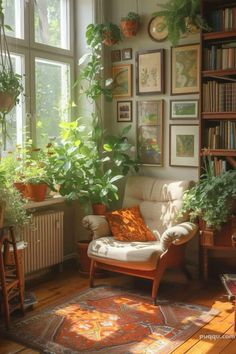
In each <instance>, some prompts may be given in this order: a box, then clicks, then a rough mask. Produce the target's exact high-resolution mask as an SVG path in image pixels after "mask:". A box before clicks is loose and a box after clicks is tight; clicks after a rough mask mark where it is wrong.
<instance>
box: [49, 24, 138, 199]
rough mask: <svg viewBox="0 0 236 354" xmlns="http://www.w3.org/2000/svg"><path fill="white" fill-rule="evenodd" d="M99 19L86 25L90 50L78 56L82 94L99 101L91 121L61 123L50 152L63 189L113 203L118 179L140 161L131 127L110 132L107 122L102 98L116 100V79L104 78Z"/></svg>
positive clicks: (69, 193)
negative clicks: (132, 152)
mask: <svg viewBox="0 0 236 354" xmlns="http://www.w3.org/2000/svg"><path fill="white" fill-rule="evenodd" d="M99 26H100V25H94V24H90V25H89V26H88V27H87V31H86V40H87V45H88V50H89V51H88V53H86V54H85V55H84V56H83V57H82V58H81V59H80V61H79V65H80V66H81V70H80V74H79V77H78V80H77V81H76V83H75V85H77V86H78V87H79V92H80V94H83V95H85V96H86V98H87V99H88V101H90V102H91V103H92V104H94V107H95V110H94V113H92V114H91V116H92V121H91V127H90V126H88V125H84V124H81V120H80V119H77V120H76V121H74V122H71V123H65V122H64V123H61V125H60V128H61V136H60V138H61V139H60V140H61V142H60V143H55V144H54V146H53V148H54V153H53V154H52V155H51V157H50V161H51V166H53V169H54V179H55V182H56V183H57V184H59V185H60V193H61V194H62V195H64V196H66V197H68V198H69V199H79V200H80V202H81V203H84V204H88V202H91V203H103V204H105V205H108V204H109V203H110V202H111V201H113V200H117V199H118V188H117V186H116V182H117V181H118V180H119V179H121V178H123V177H124V176H125V175H126V174H127V173H128V172H129V170H130V169H133V170H137V168H138V167H137V166H138V165H137V162H136V161H135V160H133V159H132V158H131V157H130V156H129V150H130V148H131V144H129V143H128V142H127V141H126V140H127V139H126V135H127V134H128V131H129V130H130V127H126V128H125V129H124V130H123V131H122V133H121V134H120V135H117V136H105V135H106V134H105V131H104V130H103V126H102V112H101V98H102V97H105V98H106V99H107V100H112V90H111V83H112V79H105V78H104V73H103V65H102V38H101V33H100V27H99Z"/></svg>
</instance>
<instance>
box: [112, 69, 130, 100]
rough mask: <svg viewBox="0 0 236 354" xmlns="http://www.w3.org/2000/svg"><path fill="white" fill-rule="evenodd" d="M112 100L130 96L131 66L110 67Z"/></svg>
mask: <svg viewBox="0 0 236 354" xmlns="http://www.w3.org/2000/svg"><path fill="white" fill-rule="evenodd" d="M112 78H113V90H112V94H113V98H122V97H131V96H132V64H119V65H114V66H113V67H112Z"/></svg>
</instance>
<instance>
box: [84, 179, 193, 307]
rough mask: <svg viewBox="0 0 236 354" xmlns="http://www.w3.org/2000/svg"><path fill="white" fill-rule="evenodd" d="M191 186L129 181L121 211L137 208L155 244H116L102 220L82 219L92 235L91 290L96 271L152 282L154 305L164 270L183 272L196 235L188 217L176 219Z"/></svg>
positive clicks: (181, 183)
mask: <svg viewBox="0 0 236 354" xmlns="http://www.w3.org/2000/svg"><path fill="white" fill-rule="evenodd" d="M192 184H193V182H191V181H173V180H172V181H171V180H160V179H157V178H153V177H146V176H130V177H128V179H127V183H126V187H125V194H124V200H123V207H124V208H128V207H132V206H135V205H139V207H140V211H141V214H142V216H143V219H144V221H145V223H146V225H147V226H148V227H149V229H150V230H151V231H152V232H153V234H154V235H155V237H156V241H149V242H121V241H117V240H115V238H114V237H113V236H112V234H111V231H110V228H109V224H108V222H107V221H106V217H105V216H99V215H89V216H85V217H84V218H83V221H82V223H83V226H84V227H85V228H86V229H88V230H90V232H91V233H92V235H93V240H92V241H91V242H90V244H89V248H88V256H89V257H90V258H91V268H90V287H93V284H94V275H95V270H96V269H97V268H99V269H105V270H109V271H114V272H120V273H123V274H129V275H133V276H138V277H142V278H147V279H151V280H152V281H153V285H152V299H153V302H154V304H156V297H157V291H158V287H159V284H160V280H161V277H162V275H163V273H164V271H165V269H167V268H170V267H181V268H183V269H185V260H184V252H185V246H186V243H187V241H188V240H190V239H191V238H192V237H194V235H195V234H196V233H197V226H196V225H195V224H193V223H191V222H189V221H188V215H184V216H183V217H181V218H180V217H179V218H177V216H178V212H179V210H180V208H181V205H182V197H183V193H184V191H186V190H187V189H189V188H191V186H192Z"/></svg>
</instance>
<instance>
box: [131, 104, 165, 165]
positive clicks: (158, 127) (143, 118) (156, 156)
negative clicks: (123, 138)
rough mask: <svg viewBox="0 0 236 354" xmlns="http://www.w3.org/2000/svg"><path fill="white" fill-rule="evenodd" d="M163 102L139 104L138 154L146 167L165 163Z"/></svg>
mask: <svg viewBox="0 0 236 354" xmlns="http://www.w3.org/2000/svg"><path fill="white" fill-rule="evenodd" d="M162 121H163V100H156V101H155V100H153V101H152V100H146V101H138V102H137V154H138V158H139V160H140V162H141V163H142V164H144V165H158V166H162V163H163V134H162V133H163V132H162V129H163V127H162Z"/></svg>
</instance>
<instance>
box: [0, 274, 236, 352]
mask: <svg viewBox="0 0 236 354" xmlns="http://www.w3.org/2000/svg"><path fill="white" fill-rule="evenodd" d="M173 279H174V280H173ZM173 279H172V280H170V279H167V280H163V281H162V283H161V286H160V289H159V294H158V297H159V298H165V299H171V300H172V301H173V300H174V301H184V302H189V303H194V304H199V305H203V306H210V307H214V308H216V309H219V310H220V313H219V315H217V316H216V317H214V318H213V319H212V320H211V321H210V322H209V323H207V324H206V325H205V326H203V327H201V328H200V329H199V330H198V331H197V332H196V333H195V334H193V336H192V337H191V338H189V339H188V340H187V341H185V342H184V343H183V344H182V345H180V346H179V347H178V348H176V349H174V350H173V351H172V354H184V353H188V354H198V353H201V354H204V353H205V354H206V353H207V354H218V353H224V354H231V353H232V354H235V353H236V339H235V338H236V337H235V333H234V327H233V322H234V306H233V304H232V303H231V302H229V301H228V300H227V297H226V296H225V291H224V289H223V287H222V285H221V283H220V281H218V280H215V282H212V283H210V282H209V283H208V284H205V285H204V284H202V283H201V282H199V281H190V282H187V280H186V279H182V280H181V281H180V282H177V283H176V282H175V280H176V277H175V275H173ZM96 284H104V285H106V284H111V285H116V286H122V287H125V286H126V287H132V288H137V290H138V289H139V288H142V289H145V290H146V291H147V294H149V293H150V290H151V286H150V283H149V282H148V281H144V280H139V279H137V278H132V277H127V276H120V275H110V276H106V277H104V278H101V279H97V280H96ZM87 287H88V279H87V278H84V277H81V276H80V275H79V273H78V272H77V271H76V270H74V269H73V270H72V269H67V270H65V271H63V272H62V273H55V274H53V277H52V278H51V279H48V280H45V281H43V282H40V283H39V284H37V283H36V284H35V283H34V285H31V286H30V285H29V286H28V290H30V291H32V292H34V294H35V295H36V298H37V301H38V303H37V304H36V305H34V308H33V310H32V311H37V310H40V309H41V308H43V307H45V306H50V305H55V304H56V303H58V302H60V301H61V300H62V299H63V298H66V297H68V295H73V294H74V293H76V292H78V291H82V290H85V289H86V288H87ZM183 289H184V291H183ZM173 296H174V297H173ZM32 313H33V312H32ZM16 353H21V354H35V353H39V352H38V351H35V350H32V349H30V348H27V347H26V346H24V345H22V344H19V343H15V342H13V341H10V340H7V339H4V338H2V337H0V354H16Z"/></svg>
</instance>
